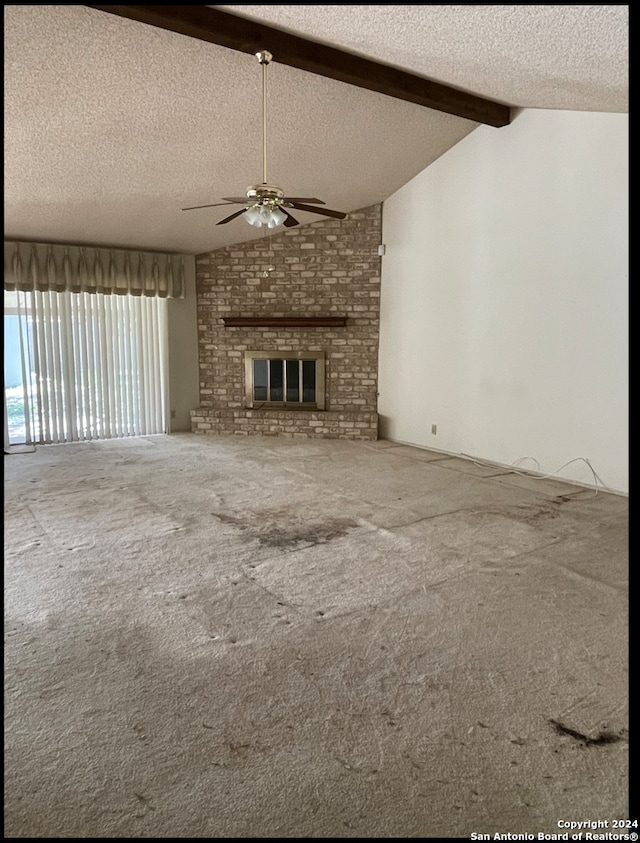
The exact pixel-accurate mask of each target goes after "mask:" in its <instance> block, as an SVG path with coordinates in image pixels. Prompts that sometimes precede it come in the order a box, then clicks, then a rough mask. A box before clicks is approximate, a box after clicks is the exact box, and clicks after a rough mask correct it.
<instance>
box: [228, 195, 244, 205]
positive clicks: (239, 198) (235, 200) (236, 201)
mask: <svg viewBox="0 0 640 843" xmlns="http://www.w3.org/2000/svg"><path fill="white" fill-rule="evenodd" d="M222 198H223V199H224V201H225V202H233V203H234V204H235V205H238V204H240V205H244V203H245V202H247V201H248V200H247V197H246V196H231V197H229V196H223V197H222Z"/></svg>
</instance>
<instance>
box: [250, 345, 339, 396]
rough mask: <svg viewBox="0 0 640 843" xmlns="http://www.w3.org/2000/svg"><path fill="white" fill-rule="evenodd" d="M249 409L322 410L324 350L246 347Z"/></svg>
mask: <svg viewBox="0 0 640 843" xmlns="http://www.w3.org/2000/svg"><path fill="white" fill-rule="evenodd" d="M244 364H245V399H246V406H247V407H248V408H249V409H254V410H258V409H260V408H261V407H268V408H280V409H287V410H291V409H293V410H324V403H325V401H324V380H325V378H324V370H325V366H324V353H323V352H310V353H307V352H302V351H301V352H291V351H290V352H275V351H245V355H244Z"/></svg>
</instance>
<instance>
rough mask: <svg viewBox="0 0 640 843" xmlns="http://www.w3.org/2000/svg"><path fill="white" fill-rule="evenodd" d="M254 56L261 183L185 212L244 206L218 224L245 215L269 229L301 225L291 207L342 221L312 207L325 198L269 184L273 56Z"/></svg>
mask: <svg viewBox="0 0 640 843" xmlns="http://www.w3.org/2000/svg"><path fill="white" fill-rule="evenodd" d="M255 56H256V58H257V59H258V62H259V63H260V64H261V65H262V183H261V184H253V185H251V186H250V187H248V188H247V192H246V196H244V197H238V196H231V197H224V196H223V197H222V199H223V201H222V202H215V203H214V204H212V205H194V206H193V207H190V208H182V210H183V211H196V210H198V209H200V208H218V207H221V206H223V205H244V208H241V209H240V210H239V211H235V212H234V213H233V214H230V215H229V216H228V217H225V218H224V219H223V220H220V222H218V223H216V225H224V224H225V223H228V222H231V220H234V219H236V217H239V216H240V215H241V214H244V215H245V219H246V221H247V222H248V223H249V225H254V226H256V227H257V228H260V227H261V226H263V225H266V226H267V227H268V228H276V226H279V225H284V226H285V227H286V228H291V227H292V226H294V225H300V223H299V222H298V220H297V219H295V217H293V216H292V215H291V214H290V213H289V211H288V208H294V209H296V210H298V211H311V213H312V214H322V215H323V216H325V217H334V218H335V219H338V220H343V219H344V218H345V217H346V216H347V215H346V214H344V213H342V211H332V210H331V209H330V208H314V207H313V205H324V204H325V203H324V202H323V201H322V199H309V198H307V197H302V196H285V195H284V191H283V190H281V189H280V188H279V187H276V185H274V184H269V183H268V182H267V65H268V64H269V62H270V61H271V60H272V58H273V56H272V55H271V53H270V52H269V51H268V50H262V51H260V52H259V53H256V54H255Z"/></svg>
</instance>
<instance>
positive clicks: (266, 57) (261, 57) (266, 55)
mask: <svg viewBox="0 0 640 843" xmlns="http://www.w3.org/2000/svg"><path fill="white" fill-rule="evenodd" d="M255 55H256V58H257V59H258V62H259V63H260V64H261V65H262V184H267V65H268V64H269V62H270V61H271V59H272V58H273V56H272V55H271V53H270V52H269V50H260V51H259V52H257V53H256V54H255Z"/></svg>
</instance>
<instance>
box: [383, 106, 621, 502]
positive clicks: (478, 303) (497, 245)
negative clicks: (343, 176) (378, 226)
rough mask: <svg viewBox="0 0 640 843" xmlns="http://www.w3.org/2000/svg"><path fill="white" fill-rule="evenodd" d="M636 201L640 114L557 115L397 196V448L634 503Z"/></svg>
mask: <svg viewBox="0 0 640 843" xmlns="http://www.w3.org/2000/svg"><path fill="white" fill-rule="evenodd" d="M628 200H629V197H628V115H625V114H602V113H597V114H594V113H583V112H565V111H542V110H540V111H538V110H531V111H523V112H521V113H520V114H519V115H518V116H517V117H516V118H515V119H514V121H513V122H512V123H511V125H510V126H508V127H504V128H500V129H494V128H490V127H487V126H482V127H480V128H478V129H477V130H475V131H474V132H472V133H471V134H470V135H468V136H467V137H466V138H464V139H463V140H462V141H460V143H458V144H457V145H456V146H455V147H454V148H453V149H452V150H450V151H449V152H447V153H446V154H445V155H443V156H442V157H441V158H439V159H438V160H437V161H436V162H434V163H433V164H432V165H431V166H430V167H428V168H427V169H426V170H424V171H423V172H422V173H420V174H419V175H418V176H416V177H415V178H414V179H413V180H412V181H411V182H409V183H408V184H407V185H405V186H404V187H402V188H401V189H400V190H399V191H397V192H396V193H395V194H394V195H393V196H392V197H390V198H389V199H388V200H387V201H386V202H385V203H384V207H383V238H382V242H383V243H385V245H386V255H385V257H384V258H383V259H382V294H381V325H380V366H379V392H380V398H379V412H380V414H381V417H382V418H381V435H382V436H383V437H384V438H388V439H392V440H394V441H398V442H406V443H409V444H413V445H418V446H424V447H428V448H434V449H436V450H442V451H445V452H447V453H454V454H465V455H468V456H473V457H476V458H480V459H485V460H487V461H490V462H497V463H500V464H503V465H511V464H512V463H514V462H516V461H521V462H520V465H521V467H522V468H524V469H530V470H531V469H535V470H536V471H538V472H540V473H542V474H554V475H555V476H557V477H562V478H565V479H568V480H573V481H575V482H577V483H580V484H585V485H598V486H600V484H604V485H605V486H606V487H607V488H609V489H611V490H612V491H617V492H622V493H627V492H628V328H627V326H628ZM432 424H436V425H437V434H436V435H432V433H431V425H432ZM524 458H530V459H527V460H525V459H524ZM578 458H586V459H588V460H589V463H590V464H591V465H592V466H593V469H594V471H595V472H596V473H597V475H598V479H596V478H594V476H593V472H592V471H591V469H590V468H589V466H588V465H587V464H586V463H585V462H584V461H582V460H579V459H578ZM533 460H536V461H537V465H536V464H535V463H534V462H533ZM571 460H577V461H576V462H572V463H571V464H570V465H567V466H565V467H564V468H562V466H564V465H565V463H568V462H569V461H571Z"/></svg>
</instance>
